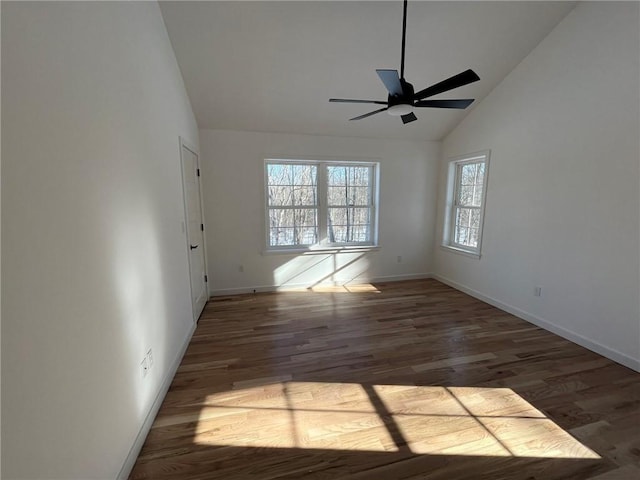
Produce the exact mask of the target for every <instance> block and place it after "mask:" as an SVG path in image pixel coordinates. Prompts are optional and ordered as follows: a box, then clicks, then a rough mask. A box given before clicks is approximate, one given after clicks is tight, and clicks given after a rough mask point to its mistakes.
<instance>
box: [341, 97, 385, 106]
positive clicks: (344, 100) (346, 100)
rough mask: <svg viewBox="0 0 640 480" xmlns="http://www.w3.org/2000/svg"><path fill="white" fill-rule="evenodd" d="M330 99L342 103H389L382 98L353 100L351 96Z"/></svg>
mask: <svg viewBox="0 0 640 480" xmlns="http://www.w3.org/2000/svg"><path fill="white" fill-rule="evenodd" d="M329 101H330V102H340V103H375V104H377V105H386V104H387V102H383V101H382V100H351V99H350V98H330V99H329Z"/></svg>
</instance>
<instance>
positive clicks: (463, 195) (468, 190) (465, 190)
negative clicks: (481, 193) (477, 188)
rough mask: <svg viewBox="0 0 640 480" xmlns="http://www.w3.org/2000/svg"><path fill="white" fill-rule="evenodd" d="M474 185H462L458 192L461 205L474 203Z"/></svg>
mask: <svg viewBox="0 0 640 480" xmlns="http://www.w3.org/2000/svg"><path fill="white" fill-rule="evenodd" d="M473 188H474V187H473V186H469V187H465V186H463V187H460V190H459V192H458V204H459V205H473Z"/></svg>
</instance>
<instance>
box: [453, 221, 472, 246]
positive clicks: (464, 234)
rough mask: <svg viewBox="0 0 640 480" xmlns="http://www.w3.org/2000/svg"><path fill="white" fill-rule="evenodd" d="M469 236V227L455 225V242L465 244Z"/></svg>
mask: <svg viewBox="0 0 640 480" xmlns="http://www.w3.org/2000/svg"><path fill="white" fill-rule="evenodd" d="M468 238H469V229H468V228H467V227H460V226H458V225H456V236H455V240H454V241H455V242H456V243H458V244H460V245H466V244H467V240H468Z"/></svg>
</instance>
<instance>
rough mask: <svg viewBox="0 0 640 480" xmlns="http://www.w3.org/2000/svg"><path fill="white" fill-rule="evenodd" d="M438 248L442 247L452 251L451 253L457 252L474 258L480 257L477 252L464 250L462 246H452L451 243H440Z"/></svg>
mask: <svg viewBox="0 0 640 480" xmlns="http://www.w3.org/2000/svg"><path fill="white" fill-rule="evenodd" d="M440 248H442V249H443V250H446V251H449V252H453V253H457V254H460V255H464V256H466V257H471V258H476V259H478V260H479V259H480V253H479V252H470V251H469V250H464V249H463V248H458V247H453V246H451V245H440Z"/></svg>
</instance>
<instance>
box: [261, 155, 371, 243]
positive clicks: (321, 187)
mask: <svg viewBox="0 0 640 480" xmlns="http://www.w3.org/2000/svg"><path fill="white" fill-rule="evenodd" d="M272 164H278V165H283V164H287V165H314V166H316V167H317V177H316V183H317V205H316V207H315V210H316V212H317V228H318V241H317V242H316V243H314V244H310V245H271V244H270V240H271V236H270V234H271V229H270V221H269V219H270V217H269V212H270V209H271V208H272V207H271V206H270V205H269V176H268V168H269V165H272ZM328 166H344V167H369V168H370V177H369V181H370V185H371V186H370V195H369V197H370V198H369V201H370V205H369V206H368V207H367V206H359V207H360V208H369V210H370V223H369V225H370V241H368V242H330V241H329V231H328V223H329V222H328V214H329V208H330V207H329V205H328V201H329V199H328V197H327V192H328V178H327V167H328ZM379 178H380V163H379V162H376V161H369V160H366V161H365V160H348V159H331V160H326V159H321V160H316V159H286V158H266V159H265V160H264V177H263V181H262V185H263V188H264V196H263V198H264V212H265V213H264V215H265V216H264V218H265V220H264V245H265V253H296V252H298V253H300V252H302V253H304V252H311V253H312V252H316V251H317V252H326V251H334V252H335V251H340V250H361V249H366V250H370V249H376V248H379V245H378V210H379V205H378V204H379ZM334 208H335V207H334Z"/></svg>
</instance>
